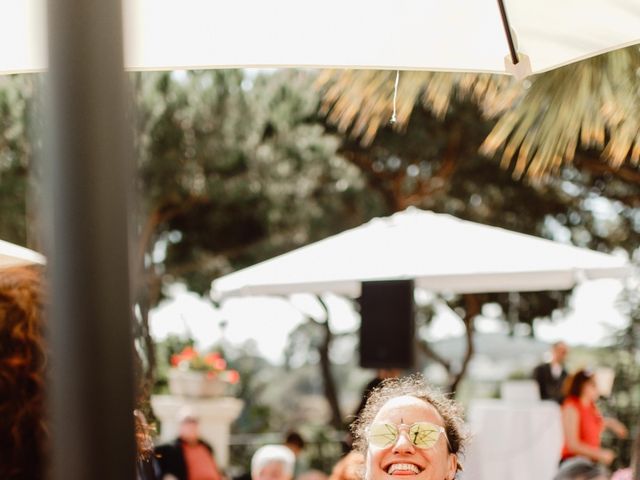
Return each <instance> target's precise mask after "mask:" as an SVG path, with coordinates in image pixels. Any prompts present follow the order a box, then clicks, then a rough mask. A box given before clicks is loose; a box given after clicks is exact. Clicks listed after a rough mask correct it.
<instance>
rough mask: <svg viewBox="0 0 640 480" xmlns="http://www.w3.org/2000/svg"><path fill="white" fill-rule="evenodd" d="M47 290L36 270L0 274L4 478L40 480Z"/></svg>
mask: <svg viewBox="0 0 640 480" xmlns="http://www.w3.org/2000/svg"><path fill="white" fill-rule="evenodd" d="M43 290H44V288H43V282H42V273H41V270H40V269H39V268H38V267H13V268H7V269H2V270H0V452H2V453H1V454H0V459H1V460H0V478H3V479H16V480H17V479H31V478H42V476H43V465H44V456H45V444H46V440H47V437H48V434H47V428H46V424H45V415H44V383H45V368H46V357H47V355H46V350H45V345H44V338H43V305H44V291H43Z"/></svg>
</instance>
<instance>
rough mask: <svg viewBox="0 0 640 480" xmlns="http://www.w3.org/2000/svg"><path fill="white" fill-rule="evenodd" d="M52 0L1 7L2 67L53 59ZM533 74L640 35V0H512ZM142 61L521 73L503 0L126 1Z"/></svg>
mask: <svg viewBox="0 0 640 480" xmlns="http://www.w3.org/2000/svg"><path fill="white" fill-rule="evenodd" d="M43 5H44V0H4V1H3V2H2V4H1V5H0V73H15V72H29V71H40V70H43V69H46V66H47V58H46V54H45V52H46V46H45V39H46V29H45V18H46V15H45V14H44V6H43ZM504 7H505V10H506V14H507V17H508V22H509V26H510V29H511V32H512V34H513V42H514V43H515V45H514V46H515V48H516V49H517V50H518V52H520V53H521V54H524V55H526V56H527V57H528V59H529V61H530V63H531V65H530V69H527V72H528V73H538V72H543V71H546V70H550V69H553V68H556V67H559V66H562V65H566V64H568V63H571V62H575V61H578V60H581V59H584V58H588V57H591V56H594V55H598V54H600V53H604V52H607V51H610V50H614V49H617V48H621V47H624V46H628V45H633V44H636V43H640V10H639V9H638V3H637V1H636V0H616V1H615V2H613V1H611V0H562V1H556V0H535V1H532V0H504ZM123 8H124V14H125V19H124V20H125V21H124V24H125V25H124V26H125V63H126V67H127V68H129V69H133V70H172V69H200V68H230V67H263V68H264V67H322V68H327V67H336V68H373V69H401V70H435V71H463V72H493V73H505V72H506V71H510V70H509V68H507V67H505V57H507V56H508V55H509V46H508V43H507V39H506V35H505V28H504V25H503V22H502V19H501V18H502V17H501V15H500V9H499V7H498V1H496V0H446V1H442V0H396V1H388V0H324V1H322V2H317V1H316V2H311V1H300V0H232V1H219V0H126V1H124V2H123Z"/></svg>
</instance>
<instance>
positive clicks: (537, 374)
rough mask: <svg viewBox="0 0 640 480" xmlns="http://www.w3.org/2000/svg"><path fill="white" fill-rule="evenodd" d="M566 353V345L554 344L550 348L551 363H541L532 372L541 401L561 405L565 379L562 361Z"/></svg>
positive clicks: (567, 351)
mask: <svg viewBox="0 0 640 480" xmlns="http://www.w3.org/2000/svg"><path fill="white" fill-rule="evenodd" d="M568 353H569V348H568V347H567V344H566V343H564V342H556V343H554V344H553V345H552V346H551V361H550V362H545V363H541V364H540V365H538V366H537V367H536V368H535V369H534V370H533V378H534V380H535V381H536V382H537V383H538V387H539V388H540V398H541V399H542V400H555V401H556V402H558V403H562V400H563V395H562V385H563V384H564V381H565V379H566V378H567V370H566V368H565V366H564V361H565V359H566V358H567V354H568Z"/></svg>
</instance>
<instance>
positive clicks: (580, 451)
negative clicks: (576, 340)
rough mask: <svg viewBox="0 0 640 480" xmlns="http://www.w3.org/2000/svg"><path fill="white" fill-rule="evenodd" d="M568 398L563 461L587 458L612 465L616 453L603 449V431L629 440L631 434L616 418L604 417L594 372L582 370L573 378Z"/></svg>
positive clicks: (563, 426) (568, 384) (564, 417)
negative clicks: (578, 457)
mask: <svg viewBox="0 0 640 480" xmlns="http://www.w3.org/2000/svg"><path fill="white" fill-rule="evenodd" d="M565 396H566V398H565V400H564V402H563V404H562V428H563V432H564V446H563V448H562V460H563V461H564V460H566V459H568V458H571V457H575V456H583V457H586V458H588V459H590V460H592V461H594V462H600V463H603V464H605V465H610V464H611V462H612V461H613V459H614V458H615V453H614V452H613V451H612V450H609V449H606V448H602V447H601V446H600V435H601V434H602V431H603V430H604V429H605V428H608V429H610V430H611V431H613V433H614V434H616V435H617V436H618V437H620V438H626V436H627V434H628V432H627V429H626V428H625V426H624V425H623V424H622V423H620V422H619V421H618V420H616V419H615V418H605V417H603V416H602V415H601V414H600V411H599V410H598V407H597V406H596V403H595V402H596V400H597V399H598V398H599V396H600V394H599V393H598V388H597V386H596V381H595V378H594V375H593V373H591V372H590V371H588V370H578V371H577V372H576V373H575V374H573V375H571V376H569V377H568V378H567V382H566V389H565Z"/></svg>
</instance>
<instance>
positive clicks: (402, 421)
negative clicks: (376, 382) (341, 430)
mask: <svg viewBox="0 0 640 480" xmlns="http://www.w3.org/2000/svg"><path fill="white" fill-rule="evenodd" d="M352 428H353V434H354V449H355V450H356V451H357V452H359V453H360V454H362V455H363V457H364V479H365V480H377V479H379V478H386V476H387V475H393V476H397V475H402V476H404V475H410V476H413V475H419V476H420V477H419V478H421V480H453V479H454V478H455V476H456V474H457V472H458V471H460V470H462V465H461V463H460V459H459V455H460V454H461V453H462V452H463V450H464V445H465V442H466V435H465V433H464V430H463V423H462V417H461V410H460V407H459V406H458V405H457V404H456V403H455V402H454V401H453V400H451V399H449V398H447V397H445V396H444V395H442V394H440V393H437V392H435V391H433V390H431V389H430V388H429V387H428V386H427V385H426V384H425V382H424V379H423V378H422V377H420V376H414V377H405V378H401V379H389V380H385V381H384V382H383V383H382V384H381V386H380V387H379V388H377V389H375V390H374V391H373V392H372V393H371V395H370V396H369V400H368V401H367V404H366V406H365V407H364V409H363V410H362V412H361V414H360V417H359V418H358V419H357V420H356V421H355V423H354V424H353V427H352Z"/></svg>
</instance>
